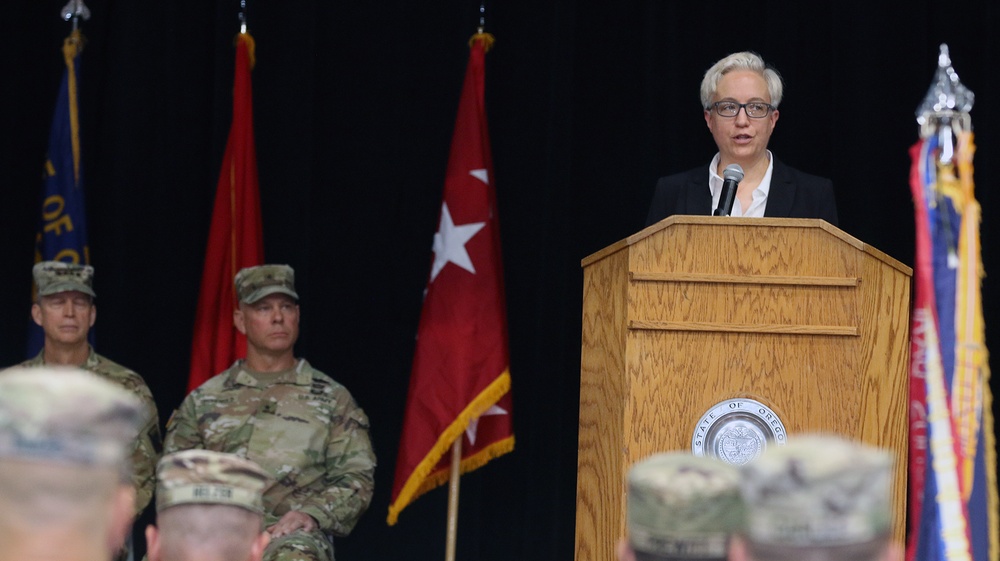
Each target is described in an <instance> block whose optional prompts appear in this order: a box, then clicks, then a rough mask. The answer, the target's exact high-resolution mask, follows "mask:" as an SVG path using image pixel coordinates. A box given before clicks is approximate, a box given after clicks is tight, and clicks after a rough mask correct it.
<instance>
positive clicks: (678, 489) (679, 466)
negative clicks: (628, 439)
mask: <svg viewBox="0 0 1000 561" xmlns="http://www.w3.org/2000/svg"><path fill="white" fill-rule="evenodd" d="M743 522H744V519H743V505H742V501H741V499H740V493H739V470H738V469H737V468H735V467H734V466H731V465H729V464H726V463H724V462H722V461H720V460H717V459H715V458H707V457H698V456H694V455H692V454H690V453H686V452H667V453H662V454H655V455H653V456H650V457H648V458H646V459H645V460H643V461H641V462H638V463H636V464H635V465H634V466H632V469H630V470H629V474H628V531H629V544H630V546H631V548H632V550H633V551H634V552H635V556H636V559H637V560H638V561H661V560H663V561H665V560H687V561H694V560H706V561H707V560H721V559H725V558H726V557H727V555H728V550H729V541H730V538H731V536H732V535H733V534H735V533H738V532H739V531H741V530H742V527H743Z"/></svg>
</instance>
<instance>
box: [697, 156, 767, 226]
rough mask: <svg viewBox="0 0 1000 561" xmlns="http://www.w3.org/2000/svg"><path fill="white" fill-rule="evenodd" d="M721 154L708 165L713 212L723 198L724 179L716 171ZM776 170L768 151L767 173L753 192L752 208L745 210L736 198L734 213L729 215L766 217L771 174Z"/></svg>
mask: <svg viewBox="0 0 1000 561" xmlns="http://www.w3.org/2000/svg"><path fill="white" fill-rule="evenodd" d="M719 158H720V156H719V153H718V152H716V154H715V157H714V158H712V163H711V164H709V165H708V189H709V191H711V192H712V212H713V213H714V212H715V209H716V208H718V206H719V198H720V197H721V196H722V181H723V180H722V177H721V176H720V175H719V174H718V172H716V171H715V170H717V169H719ZM773 170H774V158H773V157H772V156H771V151H770V150H768V151H767V172H765V173H764V178H763V179H761V180H760V185H758V186H757V188H756V189H754V190H753V202H751V203H750V208H748V209H746V210H745V211H744V210H743V205H741V204H740V200H739V199H736V198H734V200H733V211H732V212H730V213H729V215H730V216H748V217H753V218H763V217H764V207H766V206H767V193H768V192H769V191H770V190H771V172H772V171H773Z"/></svg>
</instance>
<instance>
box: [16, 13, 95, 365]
mask: <svg viewBox="0 0 1000 561" xmlns="http://www.w3.org/2000/svg"><path fill="white" fill-rule="evenodd" d="M83 41H84V39H83V35H82V34H81V33H80V31H79V30H77V31H73V32H72V33H71V34H70V35H69V37H67V38H66V39H65V41H63V47H62V52H63V60H64V61H65V63H66V68H65V69H63V74H62V82H61V83H60V85H59V95H58V96H57V97H56V105H55V110H54V111H53V114H52V125H51V128H50V129H49V145H48V151H47V153H46V158H45V168H44V171H43V177H44V183H43V186H42V200H41V217H40V220H39V223H38V232H37V234H36V236H35V263H38V262H39V261H65V262H67V263H79V264H84V265H86V264H89V263H90V250H89V247H88V246H87V220H86V215H85V208H84V201H83V163H82V161H81V159H80V117H79V109H78V106H77V98H78V92H77V90H78V77H79V75H80V52H81V51H82V50H83ZM36 289H37V287H33V288H32V301H34V300H35V294H36V292H35V290H36ZM29 324H30V326H29V329H28V348H27V353H28V354H27V356H28V357H29V358H30V357H33V356H35V355H37V354H38V352H39V351H40V350H41V349H42V346H43V345H44V338H45V337H44V334H43V333H42V328H41V327H39V326H38V325H36V324H35V323H34V322H33V321H29ZM89 336H90V337H91V341H92V340H93V336H94V330H93V329H91V330H90V335H89Z"/></svg>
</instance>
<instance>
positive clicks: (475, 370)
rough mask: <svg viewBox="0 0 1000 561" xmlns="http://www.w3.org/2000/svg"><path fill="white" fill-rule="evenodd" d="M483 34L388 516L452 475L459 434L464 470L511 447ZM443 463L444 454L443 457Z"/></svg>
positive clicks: (465, 98) (462, 113)
mask: <svg viewBox="0 0 1000 561" xmlns="http://www.w3.org/2000/svg"><path fill="white" fill-rule="evenodd" d="M491 44H492V36H490V35H488V34H478V35H476V36H474V37H473V38H472V41H470V46H471V53H470V55H469V64H468V66H467V68H466V72H465V84H464V85H463V87H462V98H461V101H460V102H459V105H458V118H457V119H456V122H455V132H454V135H453V136H452V141H451V155H450V157H449V159H448V169H447V173H446V175H445V182H444V196H443V201H442V204H441V219H440V222H439V224H440V225H439V227H438V232H437V233H436V234H435V235H434V245H433V252H434V259H433V263H432V265H431V272H430V277H429V279H428V281H427V290H426V292H425V295H424V306H423V311H422V313H421V316H420V325H419V327H418V329H417V347H416V352H415V354H414V357H413V371H412V373H411V375H410V389H409V394H408V396H407V402H406V413H405V415H404V418H403V434H402V437H401V439H400V443H399V457H398V458H397V460H396V479H395V483H394V484H393V489H392V503H391V504H390V505H389V517H388V523H389V524H390V525H393V524H395V523H396V519H397V518H398V516H399V513H400V511H402V510H403V509H404V508H406V506H407V505H409V504H410V503H411V502H412V501H413V500H414V499H416V498H417V497H419V496H420V495H421V494H423V493H425V492H427V491H429V490H431V489H433V488H434V487H437V486H438V485H441V484H443V483H445V482H446V481H448V478H449V461H448V459H449V458H448V457H444V456H445V453H446V452H447V451H448V450H449V449H450V448H451V446H452V444H453V443H454V442H455V439H457V438H462V439H463V440H462V461H461V471H462V472H463V473H464V472H467V471H471V470H473V469H476V468H478V467H480V466H482V465H483V464H485V463H486V462H488V461H490V460H491V459H493V458H495V457H497V456H500V455H502V454H505V453H507V452H510V451H511V450H513V449H514V432H513V425H512V422H511V397H510V360H509V353H508V347H507V313H506V303H505V300H504V290H503V268H502V266H501V259H500V257H501V255H500V227H499V224H498V222H497V207H496V191H495V190H494V185H493V163H492V159H491V157H490V142H489V134H488V132H487V127H486V107H485V105H484V94H483V89H484V73H485V68H484V66H485V65H484V59H485V53H486V51H487V50H488V49H489V47H490V45H491ZM442 460H443V461H442Z"/></svg>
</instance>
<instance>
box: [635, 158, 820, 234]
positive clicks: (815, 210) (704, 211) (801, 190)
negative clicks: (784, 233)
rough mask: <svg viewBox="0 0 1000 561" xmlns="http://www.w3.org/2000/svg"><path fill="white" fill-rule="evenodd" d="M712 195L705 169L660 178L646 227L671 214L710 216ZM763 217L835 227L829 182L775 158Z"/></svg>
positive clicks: (706, 168)
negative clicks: (808, 220)
mask: <svg viewBox="0 0 1000 561" xmlns="http://www.w3.org/2000/svg"><path fill="white" fill-rule="evenodd" d="M712 210H713V209H712V192H711V191H710V190H709V188H708V166H701V167H699V168H695V169H693V170H690V171H686V172H683V173H678V174H675V175H669V176H667V177H661V178H660V179H659V181H657V182H656V191H655V192H654V193H653V202H652V203H651V204H650V205H649V215H648V216H647V218H646V225H647V226H649V225H650V224H655V223H657V222H659V221H660V220H663V219H664V218H666V217H668V216H672V215H674V214H694V215H702V216H705V215H708V216H711V214H712ZM764 216H766V217H770V218H822V219H823V220H826V221H827V222H829V223H830V224H833V225H834V226H836V225H837V201H836V199H835V198H834V196H833V181H830V180H829V179H826V178H824V177H819V176H816V175H809V174H808V173H803V172H801V171H799V170H797V169H794V168H790V167H788V166H786V165H784V164H782V163H781V162H780V161H778V159H777V158H775V159H774V169H773V170H772V171H771V188H770V190H769V191H768V193H767V205H766V206H765V207H764Z"/></svg>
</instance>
